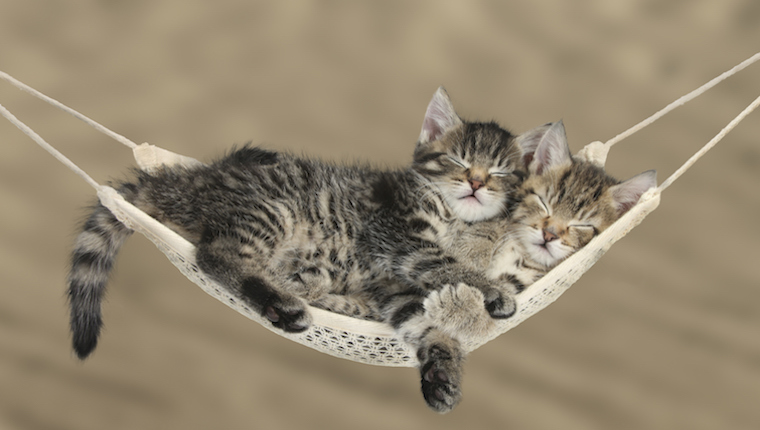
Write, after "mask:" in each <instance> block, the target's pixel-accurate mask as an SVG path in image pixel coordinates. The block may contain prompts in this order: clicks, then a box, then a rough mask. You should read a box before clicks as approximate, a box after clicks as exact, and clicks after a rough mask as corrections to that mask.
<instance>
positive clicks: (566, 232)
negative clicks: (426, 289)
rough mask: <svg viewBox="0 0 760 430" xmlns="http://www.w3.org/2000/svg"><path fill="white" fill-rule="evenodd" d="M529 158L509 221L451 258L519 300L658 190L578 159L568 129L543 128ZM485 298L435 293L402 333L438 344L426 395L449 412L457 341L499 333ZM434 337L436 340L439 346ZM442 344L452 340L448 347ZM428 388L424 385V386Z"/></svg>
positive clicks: (650, 175) (528, 141)
mask: <svg viewBox="0 0 760 430" xmlns="http://www.w3.org/2000/svg"><path fill="white" fill-rule="evenodd" d="M518 145H520V146H521V147H523V148H524V150H525V155H526V157H525V163H526V165H527V166H528V177H527V178H526V179H525V181H524V182H523V183H522V185H521V186H520V188H519V190H518V192H517V200H518V203H517V204H516V205H515V207H514V209H513V210H512V211H511V216H510V217H509V218H504V219H496V220H493V221H486V222H482V223H478V224H477V225H473V226H471V228H468V229H464V230H462V231H461V232H460V234H459V235H458V236H457V239H456V241H455V243H453V244H452V247H451V248H450V252H451V253H452V254H453V255H455V256H463V257H464V256H466V257H467V258H462V259H461V260H462V261H466V262H469V263H470V264H473V265H474V267H476V268H480V269H481V270H485V272H486V273H487V276H488V278H489V279H493V280H496V281H497V285H499V286H500V287H501V288H503V289H505V294H517V293H519V292H521V291H523V290H524V289H525V288H526V287H528V286H529V285H531V284H532V283H534V282H535V281H537V280H538V279H540V278H541V277H542V276H543V275H545V274H546V273H547V272H548V271H549V270H551V269H552V268H553V267H554V266H556V265H557V264H559V263H560V262H562V261H563V260H564V259H565V258H567V257H568V256H570V255H572V254H573V253H574V252H576V251H577V250H579V249H580V248H581V247H583V246H584V245H586V244H587V243H588V242H589V241H590V240H591V239H592V238H593V237H594V236H596V235H598V234H599V233H600V232H601V231H603V230H604V229H606V228H607V227H609V226H610V225H611V224H612V223H613V222H615V221H616V220H617V219H618V218H620V216H622V215H623V214H624V213H625V212H627V211H628V210H629V209H630V208H631V207H632V206H633V205H635V204H636V203H637V202H638V200H639V198H640V197H641V195H642V194H643V193H644V192H645V191H646V190H648V189H649V188H651V187H654V186H656V183H657V181H656V172H655V171H654V170H650V171H646V172H644V173H641V174H639V175H637V176H634V177H633V178H631V179H629V180H627V181H625V182H620V181H617V180H616V179H614V178H612V177H611V176H609V175H607V174H606V173H605V172H604V170H603V169H602V168H600V167H598V166H596V165H593V164H591V163H588V162H585V161H581V160H578V159H574V158H573V157H572V156H571V155H570V149H569V147H568V144H567V140H566V137H565V129H564V126H563V124H562V122H557V123H554V124H547V125H545V126H542V127H538V128H536V129H534V130H532V131H530V132H528V133H526V134H524V135H522V136H520V137H519V138H518ZM482 303H483V296H482V293H480V292H479V291H477V290H473V289H472V288H471V287H469V286H466V285H464V284H459V285H456V284H451V285H447V286H445V287H443V288H442V289H440V290H437V291H434V292H431V293H430V294H429V295H428V297H426V299H425V300H424V306H425V311H424V312H421V313H419V314H417V315H416V316H415V317H414V319H410V320H408V321H406V323H405V326H404V327H402V328H401V331H404V332H405V333H406V334H407V336H408V337H409V338H411V339H414V340H415V341H416V342H418V343H422V344H424V343H426V342H433V341H435V342H438V344H437V346H436V347H435V348H433V347H429V348H426V349H425V348H421V350H428V351H432V350H436V351H437V353H438V354H439V355H440V356H442V357H445V359H441V360H438V361H436V362H434V363H433V364H432V366H431V367H430V368H429V369H427V370H425V369H424V368H423V370H424V371H423V381H426V382H427V383H428V387H427V392H426V395H429V396H431V397H432V398H433V399H434V400H437V401H438V403H437V405H438V408H437V409H438V410H439V411H447V410H450V409H451V408H453V407H454V406H455V405H456V404H457V403H458V402H459V400H460V399H461V388H460V387H461V385H460V384H461V382H460V381H461V367H462V364H463V360H464V357H465V353H464V351H462V349H461V347H460V342H459V341H458V339H466V338H468V337H477V338H484V337H485V336H486V335H487V333H488V331H489V330H493V329H494V328H495V327H494V324H493V320H492V318H490V316H488V315H487V314H486V313H485V312H484V311H483V309H482V308H483V306H482ZM431 332H437V334H436V335H435V336H436V337H437V339H435V340H430V338H432V335H431ZM441 339H446V340H447V341H446V342H442V341H441ZM423 385H424V382H423Z"/></svg>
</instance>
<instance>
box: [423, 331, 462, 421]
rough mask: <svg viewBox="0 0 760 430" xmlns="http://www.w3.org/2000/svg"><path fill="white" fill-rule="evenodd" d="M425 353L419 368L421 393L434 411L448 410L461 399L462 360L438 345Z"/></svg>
mask: <svg viewBox="0 0 760 430" xmlns="http://www.w3.org/2000/svg"><path fill="white" fill-rule="evenodd" d="M426 355H427V361H425V362H424V364H423V365H422V366H421V368H420V374H421V376H422V395H423V397H424V398H425V401H426V402H427V404H428V406H429V407H430V408H431V409H433V410H434V411H436V412H439V413H446V412H449V411H451V410H452V409H454V407H455V406H456V405H457V404H458V403H459V401H460V400H462V390H461V388H460V380H461V374H462V369H461V366H462V361H461V360H458V359H456V358H454V357H453V356H452V354H451V353H450V352H449V351H447V350H446V349H445V348H442V347H440V346H433V347H431V348H430V349H429V350H428V351H427V354H426Z"/></svg>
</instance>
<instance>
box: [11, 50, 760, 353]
mask: <svg viewBox="0 0 760 430" xmlns="http://www.w3.org/2000/svg"><path fill="white" fill-rule="evenodd" d="M758 60H760V53H758V54H755V55H754V56H752V57H750V58H749V59H747V60H745V61H744V62H742V63H740V64H738V65H737V66H736V67H734V68H732V69H731V70H729V71H727V72H725V73H723V74H722V75H720V76H718V77H716V78H715V79H713V80H711V81H709V82H708V83H706V84H705V85H703V86H701V87H700V88H698V89H696V90H694V91H692V92H691V93H689V94H687V95H685V96H683V97H681V98H679V99H678V100H676V101H674V102H673V103H671V104H669V105H668V106H666V107H664V108H663V109H661V110H660V111H658V112H657V113H655V114H654V115H652V116H651V117H649V118H647V119H646V120H644V121H642V122H641V123H639V124H637V125H636V126H634V127H632V128H630V129H629V130H627V131H625V132H624V133H621V134H620V135H618V136H616V137H614V138H613V139H611V140H609V141H607V142H605V143H602V142H593V143H590V144H589V145H587V146H586V147H585V148H583V149H582V150H581V151H580V152H579V153H578V156H579V157H582V158H585V159H586V160H589V161H592V162H595V163H597V164H599V165H602V166H603V165H604V163H605V161H606V158H607V152H608V151H609V149H610V147H612V145H614V144H615V143H617V142H619V141H620V140H622V139H624V138H625V137H628V136H630V135H631V134H633V133H635V132H636V131H638V130H640V129H642V128H644V127H646V126H647V125H649V124H651V123H652V122H654V121H655V120H657V119H659V118H660V117H662V116H663V115H665V114H666V113H668V112H670V111H671V110H673V109H675V108H676V107H678V106H681V105H683V104H684V103H686V102H688V101H690V100H692V99H693V98H695V97H697V96H698V95H700V94H702V93H703V92H705V91H707V90H708V89H710V88H712V87H713V86H715V85H716V84H717V83H719V82H721V81H723V80H724V79H726V78H728V77H729V76H731V75H733V74H735V73H737V72H738V71H740V70H742V69H744V68H745V67H747V66H749V65H750V64H752V63H754V62H756V61H758ZM0 78H2V79H4V80H6V81H8V82H10V83H11V84H12V85H14V86H16V87H18V88H19V89H22V90H24V91H26V92H28V93H30V94H32V95H34V96H35V97H38V98H40V99H42V100H44V101H46V102H48V103H50V104H52V105H54V106H56V107H58V108H60V109H62V110H64V111H65V112H68V113H70V114H72V115H74V116H75V117H76V118H78V119H80V120H82V121H84V122H86V123H87V124H89V125H90V126H92V127H94V128H95V129H97V130H98V131H100V132H102V133H104V134H106V135H108V136H110V137H112V138H114V139H115V140H117V141H119V142H121V143H123V144H125V145H127V146H129V147H130V148H132V150H133V153H134V156H135V159H136V161H137V164H138V166H139V167H140V168H141V169H143V170H151V169H153V168H155V167H157V166H160V165H162V164H169V165H170V164H176V163H183V164H195V163H200V162H199V161H197V160H195V159H193V158H190V157H185V156H182V155H179V154H175V153H172V152H169V151H166V150H164V149H161V148H158V147H156V146H153V145H149V144H147V143H143V144H142V145H137V144H135V143H134V142H132V141H131V140H129V139H127V138H125V137H124V136H121V135H119V134H117V133H114V132H113V131H111V130H109V129H107V128H105V127H103V126H102V125H100V124H98V123H96V122H95V121H93V120H91V119H89V118H87V117H86V116H84V115H82V114H81V113H79V112H77V111H75V110H73V109H71V108H69V107H67V106H64V105H63V104H61V103H59V102H57V101H56V100H53V99H51V98H50V97H47V96H45V95H44V94H42V93H40V92H38V91H36V90H34V89H33V88H31V87H29V86H27V85H25V84H23V83H21V82H19V81H17V80H16V79H14V78H13V77H11V76H10V75H8V74H7V73H4V72H0ZM758 104H760V97H758V98H757V99H755V100H754V101H753V102H752V103H751V104H750V105H749V106H748V107H747V108H745V109H744V110H743V111H742V112H741V113H740V114H739V115H738V116H737V117H736V118H734V119H733V120H732V121H731V122H730V123H729V124H728V125H727V126H726V127H725V128H723V130H721V132H720V133H718V134H717V135H716V136H715V137H714V138H713V139H711V140H710V141H709V142H708V143H707V144H705V146H704V147H702V148H701V149H700V150H699V151H698V152H697V153H695V154H694V155H693V156H692V157H691V158H690V159H689V160H687V161H686V162H685V163H684V164H683V165H682V166H681V167H680V168H679V169H678V170H676V171H675V172H674V173H673V174H672V175H671V176H670V177H669V178H667V179H666V180H665V181H664V182H663V183H662V184H661V185H660V186H659V187H657V188H653V189H650V190H649V191H647V192H646V193H644V195H643V196H642V197H641V199H640V200H639V202H638V204H636V206H634V207H633V208H632V209H631V210H630V211H628V213H626V214H625V215H624V216H623V217H621V218H620V219H619V220H618V221H617V222H615V223H614V224H613V225H612V226H610V227H609V228H607V229H606V230H605V231H603V232H602V233H601V234H599V235H598V236H597V237H596V238H594V239H593V240H592V241H591V242H589V243H588V244H587V245H586V246H585V247H584V248H583V249H581V250H580V251H578V252H576V253H575V254H574V255H572V256H570V257H569V258H568V259H567V260H565V261H563V262H562V263H561V264H559V265H558V266H557V267H555V268H554V269H553V270H552V271H550V272H549V273H548V274H546V275H545V276H544V277H543V278H541V279H540V280H539V281H537V282H536V283H534V284H533V285H531V286H529V287H528V288H527V289H526V290H525V291H523V292H522V293H520V294H519V295H518V296H517V313H516V314H515V315H514V316H513V317H511V318H509V319H506V320H494V324H493V328H492V329H491V330H489V331H488V334H487V335H484V336H482V337H479V338H469V339H461V340H462V341H463V342H464V347H465V349H466V350H468V351H472V350H474V349H476V348H478V347H479V346H481V345H483V344H484V343H486V342H488V341H490V340H492V339H493V338H495V337H497V336H499V335H500V334H502V333H504V332H506V331H507V330H510V329H511V328H513V327H515V326H516V325H518V324H520V323H521V322H522V321H524V320H525V319H527V318H528V317H530V316H532V315H533V314H535V313H537V312H538V311H540V310H542V309H543V308H545V307H546V306H548V305H549V304H550V303H552V302H554V301H555V300H556V299H557V298H559V296H560V295H561V294H562V293H564V292H565V291H566V290H567V289H568V288H570V286H572V285H573V284H574V283H575V282H576V281H577V280H578V279H579V278H580V277H581V276H582V275H583V274H584V273H585V272H586V271H587V270H588V269H589V268H591V266H592V265H594V263H596V262H597V260H599V258H601V256H602V255H604V253H605V252H607V250H608V249H609V248H610V247H611V246H612V244H614V243H615V242H617V241H618V240H620V239H621V238H622V237H623V236H625V235H626V234H627V233H628V232H629V231H630V230H631V229H633V228H634V227H636V226H637V225H638V224H639V223H640V222H641V221H643V219H644V218H645V217H646V216H647V215H648V214H649V213H650V212H652V211H653V210H654V209H655V208H657V205H658V204H659V202H660V194H661V193H662V191H663V190H665V189H666V188H667V187H669V186H670V185H671V184H672V183H673V181H675V180H676V179H678V178H679V177H680V176H681V175H682V174H683V173H684V172H685V171H686V170H687V169H688V168H689V167H691V166H692V165H693V164H694V163H695V162H696V161H697V159H699V158H700V157H702V156H703V155H704V154H705V153H706V152H707V151H709V150H710V149H711V148H712V147H713V146H715V144H717V143H718V141H720V140H721V139H722V138H723V136H725V135H726V134H727V133H728V132H729V131H731V130H732V129H733V128H734V127H735V126H736V125H737V124H738V123H739V122H740V121H741V120H742V119H744V117H745V116H747V115H748V114H749V113H750V112H752V110H754V109H755V108H756V107H757V106H758ZM0 114H2V115H3V116H4V117H6V118H7V119H8V120H9V121H11V122H12V123H13V124H14V125H16V126H17V127H18V128H19V129H21V130H22V131H23V132H24V133H25V134H27V135H28V136H29V137H30V138H32V139H33V140H34V141H35V142H37V143H38V144H39V145H40V146H42V147H43V148H44V149H46V150H47V151H48V152H50V153H51V154H52V155H53V156H55V157H56V158H57V159H58V160H60V161H61V162H62V163H63V164H65V165H66V166H67V167H69V168H70V169H71V170H73V171H74V172H75V173H77V174H78V175H79V176H80V177H82V178H83V179H84V180H85V181H87V183H89V184H90V185H92V187H93V188H95V190H96V191H97V194H98V198H99V199H100V202H101V203H102V204H103V205H104V206H106V207H107V208H108V209H110V210H111V212H113V213H114V215H116V217H117V218H118V219H119V220H120V221H121V222H123V223H124V224H126V225H127V226H128V227H129V228H131V229H133V230H135V231H137V232H139V233H141V234H143V235H145V236H146V237H147V238H148V239H150V240H151V241H152V242H153V243H154V244H155V245H156V247H158V249H160V250H161V251H162V252H163V253H164V254H165V255H166V256H167V258H168V259H169V260H170V261H171V262H172V263H173V264H174V265H175V266H176V267H177V268H178V269H179V270H180V272H182V274H184V275H185V276H186V277H187V278H189V279H190V280H191V281H193V282H194V283H196V284H197V285H198V286H200V287H201V288H202V289H203V290H204V291H206V292H207V293H209V294H210V295H212V296H213V297H215V298H216V299H217V300H219V301H221V302H223V303H225V304H227V305H228V306H229V307H231V308H232V309H234V310H236V311H237V312H239V313H241V314H243V315H245V316H246V317H248V318H250V319H252V320H254V321H256V322H258V323H259V324H261V325H262V326H264V327H266V328H268V329H270V330H271V331H273V332H275V333H277V334H278V335H280V336H283V337H286V338H288V339H291V340H294V341H296V342H298V343H301V344H303V345H306V346H308V347H311V348H313V349H316V350H318V351H321V352H324V353H326V354H330V355H333V356H336V357H341V358H346V359H349V360H353V361H358V362H362V363H367V364H375V365H382V366H402V367H414V366H416V365H417V364H418V363H417V358H416V354H415V352H414V351H413V350H412V349H411V348H410V347H409V346H408V345H406V344H405V343H404V342H403V341H400V340H398V339H396V338H395V337H394V331H393V329H392V328H391V327H390V326H388V325H385V324H382V323H378V322H371V321H365V320H360V319H356V318H351V317H347V316H343V315H339V314H334V313H331V312H327V311H324V310H321V309H317V308H310V309H309V310H310V312H311V313H312V316H313V321H314V323H313V325H312V326H311V327H310V328H309V329H308V330H307V331H305V332H303V333H296V334H293V333H285V332H283V331H281V330H278V329H276V328H274V327H272V325H271V323H270V322H269V321H268V320H266V319H265V318H264V317H262V316H261V315H259V314H258V313H256V312H255V311H252V310H251V309H250V308H249V307H248V306H246V305H245V304H244V303H242V302H240V301H238V300H237V299H236V298H234V297H233V296H232V295H231V294H230V293H229V292H228V291H227V289H226V288H225V287H223V286H221V285H219V284H217V283H216V282H215V281H213V280H211V279H209V278H208V277H206V276H205V275H204V274H203V273H202V272H201V271H200V269H198V266H197V265H196V264H195V248H194V247H193V245H192V244H190V242H188V241H187V240H185V239H184V238H182V237H181V236H179V235H178V234H176V233H175V232H173V231H172V230H170V229H169V228H167V227H165V226H163V225H162V224H160V223H159V222H158V221H156V220H155V219H153V218H151V217H150V216H148V215H147V214H145V213H144V212H142V211H140V210H139V209H137V208H136V207H134V206H133V205H131V204H130V203H128V202H127V201H125V200H124V199H123V198H122V197H121V195H119V194H118V193H117V192H116V190H114V189H113V188H111V187H108V186H104V185H100V184H98V183H97V182H96V181H94V180H93V179H92V178H91V177H90V176H89V175H87V174H86V173H85V172H84V171H83V170H82V169H80V168H79V167H78V166H76V165H75V164H74V163H72V162H71V161H70V160H69V159H68V158H66V157H65V156H64V155H62V154H61V153H60V152H58V151H57V150H56V149H55V148H53V147H52V146H51V145H50V144H48V143H47V142H46V141H45V140H44V139H42V138H41V137H40V136H39V135H38V134H37V133H35V132H34V131H33V130H32V129H31V128H29V127H28V126H27V125H25V124H24V123H22V122H21V121H19V120H18V119H17V118H16V117H15V116H13V114H11V113H10V112H9V111H8V110H7V109H5V107H3V106H2V105H0Z"/></svg>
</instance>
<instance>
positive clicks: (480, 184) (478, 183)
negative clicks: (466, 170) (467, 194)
mask: <svg viewBox="0 0 760 430" xmlns="http://www.w3.org/2000/svg"><path fill="white" fill-rule="evenodd" d="M468 181H469V182H470V186H471V187H472V191H477V190H479V189H481V188H483V181H479V180H477V179H468Z"/></svg>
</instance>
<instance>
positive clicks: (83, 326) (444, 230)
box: [68, 88, 525, 410]
mask: <svg viewBox="0 0 760 430" xmlns="http://www.w3.org/2000/svg"><path fill="white" fill-rule="evenodd" d="M524 156H525V154H523V153H522V152H521V150H520V148H519V147H518V146H517V145H515V139H514V136H512V135H511V134H510V133H509V132H508V131H506V130H504V129H502V128H500V127H499V126H498V125H497V124H495V123H492V122H490V123H478V122H465V121H462V120H461V119H460V118H459V117H458V116H457V114H456V113H455V112H454V110H453V107H452V105H451V102H450V101H449V98H448V96H447V94H446V93H445V91H444V90H443V89H442V88H441V89H439V90H438V92H436V94H435V95H434V97H433V99H432V100H431V102H430V104H429V106H428V109H427V112H426V115H425V119H424V121H423V127H422V132H421V134H420V138H419V140H418V142H417V144H416V147H415V150H414V156H413V162H412V164H411V166H410V167H409V168H406V169H396V170H380V169H376V168H374V167H371V166H368V165H353V166H347V165H337V164H332V163H326V162H323V161H319V160H315V159H310V158H303V157H297V156H294V155H290V154H287V153H276V152H271V151H267V150H264V149H260V148H256V147H251V146H246V147H243V148H240V149H237V150H234V151H232V152H231V153H230V154H229V155H227V156H226V157H224V158H222V159H221V160H219V161H217V162H215V163H213V164H210V165H201V166H194V167H182V166H173V167H163V168H160V169H158V170H156V171H154V172H151V173H146V172H142V171H136V172H135V179H134V180H132V181H129V182H124V183H121V184H118V185H117V186H116V188H117V189H118V191H119V192H120V193H121V194H122V195H123V196H124V197H125V198H126V199H127V200H128V201H129V202H131V203H132V204H134V205H135V206H137V207H138V208H140V209H141V210H143V211H144V212H146V213H147V214H149V215H151V216H152V217H154V218H156V219H157V220H158V221H160V222H162V223H163V224H165V225H166V226H168V227H169V228H171V229H173V230H174V231H176V232H177V233H179V234H180V235H182V236H183V237H185V238H186V239H188V240H189V241H190V242H191V243H193V244H194V245H195V246H196V249H197V254H196V259H197V262H198V265H199V267H200V268H201V270H203V271H204V272H205V273H206V274H207V275H209V276H210V277H212V278H214V279H215V280H217V281H219V282H220V283H221V284H223V285H225V286H226V287H227V288H229V290H230V291H231V292H232V293H233V295H235V296H236V297H238V298H239V299H240V300H242V301H244V302H245V303H247V304H248V305H249V306H251V308H252V309H255V310H256V311H257V312H259V313H260V314H261V315H263V316H265V317H266V318H268V320H269V321H271V323H272V324H273V325H274V326H275V327H278V328H280V329H282V330H285V331H289V332H298V331H302V330H305V329H306V328H307V327H308V326H309V324H310V323H311V318H310V315H309V313H308V311H307V308H306V304H307V303H308V304H312V305H314V306H319V307H323V308H326V309H330V310H334V311H337V312H341V313H345V314H348V315H354V316H359V317H363V318H369V319H380V320H387V321H389V322H390V323H392V324H394V326H396V327H398V328H399V329H400V330H402V331H403V327H402V326H403V325H404V322H406V321H408V320H409V319H410V318H413V317H415V316H416V315H417V314H418V313H419V311H420V308H419V301H418V300H417V299H418V298H420V297H424V296H425V295H426V294H427V293H428V292H429V291H432V290H436V289H438V288H440V287H441V286H443V285H457V284H459V283H465V284H467V285H469V286H471V287H474V288H476V289H478V291H482V294H483V295H484V297H486V299H485V302H486V306H487V308H488V311H489V312H490V315H491V316H493V317H495V318H505V317H508V316H510V315H511V314H512V313H513V312H514V301H513V299H512V297H511V296H510V295H509V294H506V293H503V292H502V291H503V290H502V289H499V288H498V286H497V285H496V284H495V283H494V282H492V281H490V280H488V279H487V278H486V276H485V273H484V272H483V270H476V269H474V268H473V267H472V266H470V265H469V264H467V263H466V262H464V261H462V259H460V258H459V257H457V256H454V255H452V254H451V253H449V252H448V251H447V249H448V247H450V245H451V244H452V243H453V241H454V239H455V237H454V235H455V234H457V233H458V232H460V231H466V230H467V228H468V227H467V226H470V225H477V224H478V223H479V222H481V221H485V220H487V219H493V218H497V217H501V216H504V214H505V213H506V211H507V209H508V207H509V206H510V204H511V201H512V199H513V194H514V191H515V190H516V188H517V186H518V185H519V182H520V181H521V179H522V177H523V176H524V173H523V172H522V171H521V170H520V167H521V166H522V164H521V159H522V158H523V157H524ZM130 233H131V231H130V230H129V229H127V228H126V227H125V226H124V225H122V224H121V223H120V222H119V221H118V220H117V219H116V218H115V217H114V216H113V215H112V214H111V213H110V212H109V211H108V209H106V208H105V207H103V206H101V205H97V206H96V207H95V208H94V210H93V212H92V215H90V217H89V219H87V221H86V222H85V223H84V226H83V229H82V232H81V233H80V235H79V237H78V238H77V241H76V244H75V248H74V252H73V256H72V267H71V271H70V275H69V280H68V282H69V290H68V292H69V299H70V300H69V301H70V308H71V330H72V333H73V346H74V350H75V351H76V353H77V355H78V356H79V357H80V358H82V359H84V358H85V357H87V356H88V355H89V354H90V353H91V352H92V351H93V349H94V348H95V346H96V344H97V340H98V335H99V332H100V327H101V325H102V319H101V313H100V312H101V311H100V307H101V301H102V298H103V293H104V290H105V285H106V281H107V278H108V273H109V271H110V269H111V267H112V266H113V264H114V260H115V258H116V254H117V252H118V250H119V248H120V246H121V245H122V243H123V242H124V240H125V239H126V238H127V237H128V236H129V235H130ZM390 285H395V286H398V288H397V289H396V290H393V289H390V290H389V289H388V288H389V287H388V286H390ZM378 297H380V298H379V299H378ZM409 298H412V299H413V300H411V301H410V302H409V303H410V304H402V303H401V302H403V301H404V300H408V299H409ZM392 308H396V310H395V311H389V309H392ZM424 346H426V345H424ZM439 355H440V354H439V350H438V349H437V347H435V346H432V347H429V348H427V347H426V349H425V350H424V351H423V350H421V351H420V356H421V358H422V360H421V361H423V362H427V360H426V358H425V357H434V356H435V357H438V356H439ZM421 370H422V374H423V375H425V374H426V373H428V372H429V369H428V368H425V367H423V368H422V369H421ZM423 388H424V387H423ZM426 397H427V395H426ZM432 397H433V398H434V400H429V404H431V407H433V408H435V409H437V410H445V409H447V408H448V406H446V405H444V407H440V406H439V405H438V402H437V401H436V400H435V395H433V396H432Z"/></svg>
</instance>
